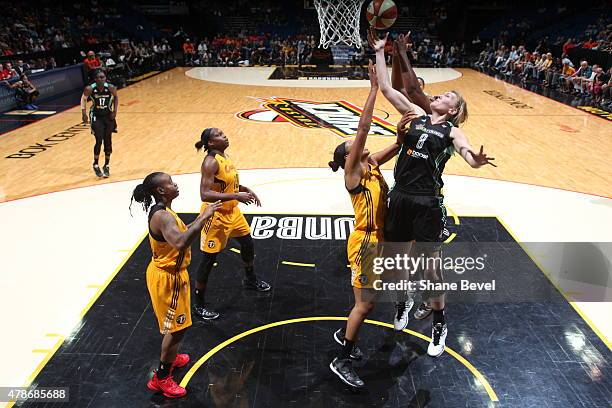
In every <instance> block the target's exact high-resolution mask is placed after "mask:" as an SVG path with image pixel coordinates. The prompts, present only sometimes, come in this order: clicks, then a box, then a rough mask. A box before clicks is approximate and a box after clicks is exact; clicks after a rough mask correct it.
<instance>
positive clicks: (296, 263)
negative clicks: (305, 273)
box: [281, 261, 316, 268]
mask: <svg viewBox="0 0 612 408" xmlns="http://www.w3.org/2000/svg"><path fill="white" fill-rule="evenodd" d="M281 263H282V264H283V265H291V266H305V267H308V268H314V267H315V266H316V265H315V264H310V263H300V262H289V261H283V262H281Z"/></svg>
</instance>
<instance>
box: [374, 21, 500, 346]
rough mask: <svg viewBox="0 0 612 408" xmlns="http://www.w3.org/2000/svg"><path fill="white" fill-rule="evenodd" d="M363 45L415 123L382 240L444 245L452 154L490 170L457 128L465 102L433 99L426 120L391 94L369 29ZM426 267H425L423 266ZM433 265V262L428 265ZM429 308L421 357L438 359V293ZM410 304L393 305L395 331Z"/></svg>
mask: <svg viewBox="0 0 612 408" xmlns="http://www.w3.org/2000/svg"><path fill="white" fill-rule="evenodd" d="M368 40H369V43H370V45H371V46H372V48H373V49H374V50H375V52H376V71H377V76H378V82H379V84H380V89H381V91H382V93H383V95H385V97H386V98H387V99H388V100H389V102H391V104H392V105H393V106H394V107H395V108H396V109H397V110H398V111H399V112H400V113H402V114H404V113H405V112H407V111H410V110H413V111H415V112H416V113H418V114H419V116H420V117H419V118H418V119H415V120H413V121H412V122H411V124H410V127H409V129H408V131H407V133H406V137H405V139H404V142H403V144H402V146H401V148H400V151H399V154H398V156H397V162H396V165H395V170H394V177H395V185H394V186H393V188H392V190H391V191H390V193H389V201H388V208H387V214H386V218H385V240H386V241H389V242H411V241H416V243H417V244H419V243H425V244H426V243H440V244H441V242H442V241H444V239H445V236H444V231H445V225H446V209H445V208H444V204H443V200H444V196H443V195H442V186H443V182H442V172H443V171H444V166H445V164H446V162H447V161H448V159H449V158H450V156H451V155H452V154H453V152H454V151H456V152H458V153H459V155H460V156H461V157H462V158H463V159H464V160H465V161H466V162H467V163H468V164H469V165H470V166H471V167H473V168H479V167H481V166H483V165H486V164H491V165H493V166H495V165H494V164H493V163H492V162H491V161H492V160H494V158H492V157H488V156H487V155H486V154H485V153H484V151H483V147H482V146H481V148H480V151H479V152H478V153H474V151H473V150H472V147H471V146H470V144H469V142H468V140H467V137H466V136H465V134H464V133H463V132H462V131H461V130H460V129H459V128H458V127H457V126H459V125H460V124H461V123H463V122H464V121H465V120H466V119H467V116H468V111H467V103H466V102H465V100H464V99H463V97H462V96H461V95H460V94H459V93H458V92H457V91H450V92H446V93H444V94H442V95H436V96H434V97H433V98H432V101H431V103H430V108H431V112H432V113H431V115H427V114H426V112H425V111H424V110H423V109H422V108H420V107H419V106H417V105H415V104H414V103H412V102H410V100H409V99H408V98H407V97H406V96H405V95H403V94H402V93H401V92H398V91H397V90H395V89H393V87H392V86H391V84H390V81H389V75H388V74H387V70H386V65H385V54H384V52H385V51H384V47H385V43H386V41H387V36H385V38H382V39H379V38H378V36H377V35H376V33H375V32H374V31H373V30H370V31H369V33H368ZM421 247H424V248H426V249H425V250H423V249H419V245H417V246H416V249H417V251H418V252H417V254H420V251H423V252H426V253H425V254H424V255H425V256H427V257H428V258H436V257H440V249H441V247H440V245H433V246H432V245H431V244H430V245H424V246H421ZM428 264H430V263H429V262H428ZM434 264H435V265H438V264H439V263H438V262H434ZM423 272H424V275H425V278H426V279H428V280H430V281H432V282H440V281H441V280H442V271H440V270H436V269H435V268H428V269H426V270H425V271H423ZM429 302H430V305H431V307H432V309H433V323H432V335H431V339H432V340H431V342H430V344H429V347H428V348H427V354H429V355H430V356H432V357H438V356H440V355H441V354H442V353H443V352H444V347H445V341H446V335H447V325H446V321H445V318H444V306H445V304H444V293H443V292H440V293H438V292H436V293H432V294H431V296H430V298H429ZM411 306H412V299H409V300H407V301H405V302H399V303H398V304H397V311H396V313H397V314H396V317H395V319H394V320H395V322H394V323H396V324H395V328H396V329H403V328H405V327H406V326H407V325H408V313H409V309H410V307H411Z"/></svg>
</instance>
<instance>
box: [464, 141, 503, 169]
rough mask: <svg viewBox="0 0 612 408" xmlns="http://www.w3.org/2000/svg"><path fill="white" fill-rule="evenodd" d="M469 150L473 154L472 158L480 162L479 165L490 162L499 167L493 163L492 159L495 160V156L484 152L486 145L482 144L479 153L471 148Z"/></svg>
mask: <svg viewBox="0 0 612 408" xmlns="http://www.w3.org/2000/svg"><path fill="white" fill-rule="evenodd" d="M468 152H469V153H470V154H471V155H472V158H473V159H474V161H475V162H476V163H478V165H479V166H484V165H485V164H490V165H491V166H493V167H497V166H496V165H495V164H493V163H491V160H495V157H487V154H486V153H485V152H484V146H482V145H481V146H480V152H479V153H478V154H476V153H474V152H473V151H471V150H468Z"/></svg>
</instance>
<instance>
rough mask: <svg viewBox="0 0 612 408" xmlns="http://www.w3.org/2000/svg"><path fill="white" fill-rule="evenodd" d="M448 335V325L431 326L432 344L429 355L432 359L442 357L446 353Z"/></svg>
mask: <svg viewBox="0 0 612 408" xmlns="http://www.w3.org/2000/svg"><path fill="white" fill-rule="evenodd" d="M447 334H448V330H447V329H446V323H444V324H442V323H437V324H435V325H432V326H431V342H430V343H429V346H428V347H427V354H428V355H429V356H430V357H440V356H441V355H442V353H444V347H445V345H446V335H447Z"/></svg>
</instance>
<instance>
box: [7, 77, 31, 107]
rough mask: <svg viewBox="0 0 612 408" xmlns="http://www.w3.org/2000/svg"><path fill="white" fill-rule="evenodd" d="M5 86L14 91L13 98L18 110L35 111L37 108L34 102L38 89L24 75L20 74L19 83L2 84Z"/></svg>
mask: <svg viewBox="0 0 612 408" xmlns="http://www.w3.org/2000/svg"><path fill="white" fill-rule="evenodd" d="M4 83H5V85H6V86H8V87H9V88H11V89H14V90H15V98H16V99H17V101H18V103H19V107H20V108H25V109H27V110H36V109H38V106H36V105H34V104H33V102H34V100H35V99H36V98H37V97H38V95H39V92H38V89H36V87H35V86H34V84H32V82H30V80H29V79H28V76H27V75H26V74H21V76H20V77H19V81H16V82H13V83H12V84H11V83H9V82H8V81H5V82H4Z"/></svg>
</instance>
